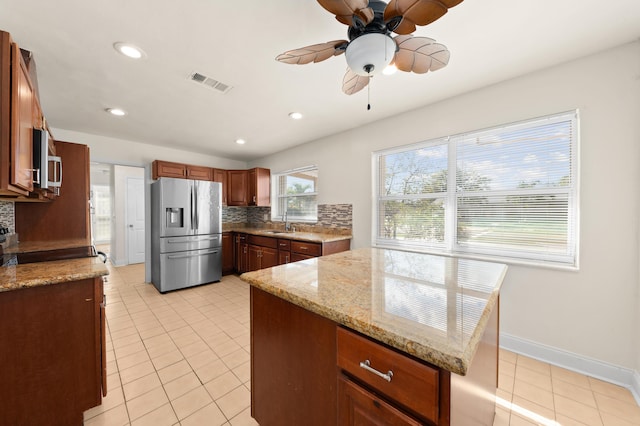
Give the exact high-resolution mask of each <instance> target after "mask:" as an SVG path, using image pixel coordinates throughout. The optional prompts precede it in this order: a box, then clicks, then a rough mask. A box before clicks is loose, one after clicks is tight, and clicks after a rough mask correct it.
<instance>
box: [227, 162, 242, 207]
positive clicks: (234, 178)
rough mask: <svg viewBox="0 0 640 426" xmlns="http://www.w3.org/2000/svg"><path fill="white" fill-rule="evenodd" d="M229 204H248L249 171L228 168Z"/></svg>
mask: <svg viewBox="0 0 640 426" xmlns="http://www.w3.org/2000/svg"><path fill="white" fill-rule="evenodd" d="M227 184H228V190H227V204H228V205H230V206H246V205H247V171H246V170H227Z"/></svg>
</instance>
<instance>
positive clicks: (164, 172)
mask: <svg viewBox="0 0 640 426" xmlns="http://www.w3.org/2000/svg"><path fill="white" fill-rule="evenodd" d="M151 177H152V178H153V179H154V180H155V179H158V178H161V177H172V178H179V179H197V180H211V181H214V182H220V183H221V184H222V205H223V206H245V207H246V206H265V207H268V206H270V205H271V171H270V170H269V169H263V168H260V167H256V168H253V169H249V170H223V169H214V168H211V167H203V166H192V165H190V164H182V163H173V162H171V161H162V160H155V161H154V162H153V163H152V167H151Z"/></svg>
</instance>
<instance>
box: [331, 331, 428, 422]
mask: <svg viewBox="0 0 640 426" xmlns="http://www.w3.org/2000/svg"><path fill="white" fill-rule="evenodd" d="M337 345H338V349H337V351H338V361H337V363H338V366H339V367H340V368H341V369H342V370H344V371H345V372H346V373H348V374H349V375H351V376H353V377H355V378H357V379H359V380H360V381H362V382H363V383H365V384H366V385H368V386H370V387H371V388H372V389H374V390H375V391H377V392H378V393H381V394H383V395H385V396H387V397H388V398H390V399H391V400H393V401H395V402H397V403H398V404H400V405H401V406H404V407H406V408H407V409H409V410H411V411H413V412H414V413H416V414H418V415H419V416H421V417H424V418H425V419H427V420H430V421H432V422H434V423H437V422H438V414H439V411H438V404H439V377H438V374H439V373H438V369H437V368H434V367H431V366H428V365H425V364H423V363H420V362H418V361H416V360H413V359H411V358H409V357H407V356H406V355H403V354H401V353H399V352H397V351H394V350H392V349H389V348H387V347H385V346H383V345H381V344H380V343H377V342H375V341H373V340H370V339H368V338H365V337H363V336H360V335H358V334H356V333H354V332H352V331H349V330H346V329H344V328H342V327H338V330H337ZM367 361H368V362H369V367H370V368H372V369H375V370H377V371H379V372H381V373H383V374H388V372H392V373H391V374H389V375H390V376H391V380H390V381H387V380H386V379H384V378H382V377H380V376H379V375H377V374H375V373H374V372H371V371H369V370H367V369H365V368H364V367H362V366H361V365H364V364H365V363H366V362H367Z"/></svg>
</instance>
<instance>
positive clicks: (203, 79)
mask: <svg viewBox="0 0 640 426" xmlns="http://www.w3.org/2000/svg"><path fill="white" fill-rule="evenodd" d="M189 79H191V80H192V81H195V82H196V83H200V84H204V85H205V86H208V87H210V88H211V89H215V90H217V91H219V92H222V93H227V92H228V91H229V90H231V89H232V86H229V85H228V84H225V83H222V82H220V81H218V80H214V79H213V78H210V77H207V76H206V75H204V74H200V73H199V72H193V73H191V75H189Z"/></svg>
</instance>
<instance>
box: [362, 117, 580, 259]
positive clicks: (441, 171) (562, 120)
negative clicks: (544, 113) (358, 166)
mask: <svg viewBox="0 0 640 426" xmlns="http://www.w3.org/2000/svg"><path fill="white" fill-rule="evenodd" d="M577 135H578V131H577V112H576V111H571V112H568V113H561V114H556V115H552V116H548V117H543V118H537V119H533V120H528V121H525V122H520V123H514V124H509V125H504V126H500V127H495V128H491V129H483V130H479V131H475V132H469V133H465V134H461V135H455V136H451V137H448V138H446V139H439V140H434V141H427V142H423V143H420V144H416V145H412V146H408V147H400V148H395V149H393V150H387V151H382V152H379V153H374V158H375V161H377V166H378V167H377V168H376V172H377V174H378V176H377V179H376V181H377V190H376V193H377V198H378V200H377V207H376V212H377V218H376V224H375V226H376V230H375V241H376V244H378V245H392V246H400V247H403V248H407V249H412V248H413V249H417V250H420V249H436V250H443V251H446V252H449V253H461V254H469V255H486V256H498V257H500V258H508V259H520V260H524V261H536V262H538V261H541V262H550V263H557V264H564V265H571V266H576V265H577V248H578V241H577V240H578V234H577V229H578V191H577V188H578V182H577V177H578V171H577V159H578V154H577V149H578V137H577Z"/></svg>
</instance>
